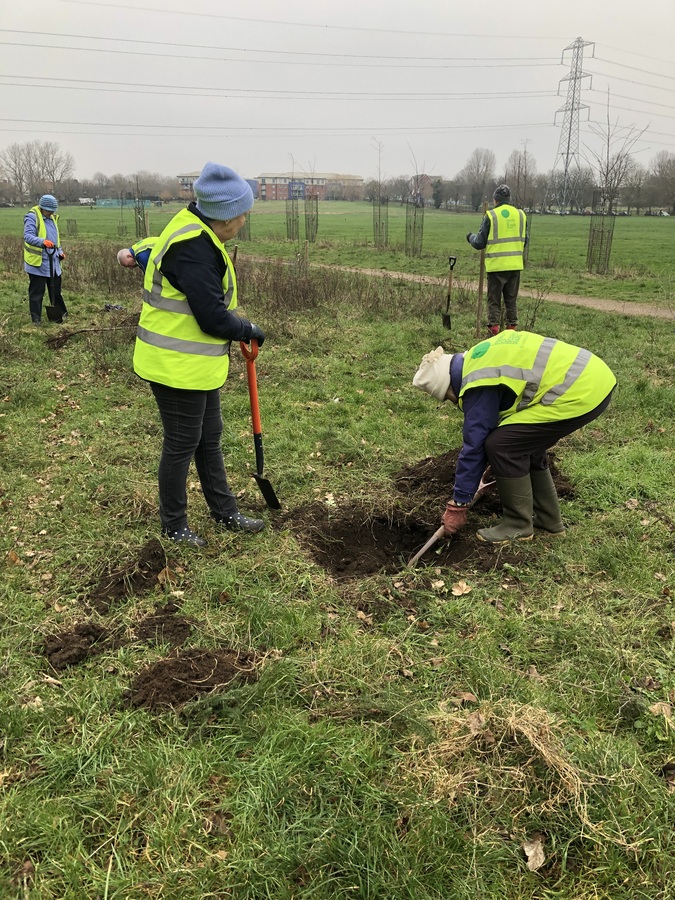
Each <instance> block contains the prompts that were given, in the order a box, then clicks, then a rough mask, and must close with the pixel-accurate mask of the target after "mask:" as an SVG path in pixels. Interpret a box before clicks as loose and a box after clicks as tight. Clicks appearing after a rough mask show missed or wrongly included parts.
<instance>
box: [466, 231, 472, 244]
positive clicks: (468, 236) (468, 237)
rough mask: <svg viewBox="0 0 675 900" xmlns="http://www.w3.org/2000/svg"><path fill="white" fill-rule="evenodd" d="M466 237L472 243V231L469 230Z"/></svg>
mask: <svg viewBox="0 0 675 900" xmlns="http://www.w3.org/2000/svg"><path fill="white" fill-rule="evenodd" d="M466 239H467V241H468V242H469V243H471V232H470V231H467V234H466Z"/></svg>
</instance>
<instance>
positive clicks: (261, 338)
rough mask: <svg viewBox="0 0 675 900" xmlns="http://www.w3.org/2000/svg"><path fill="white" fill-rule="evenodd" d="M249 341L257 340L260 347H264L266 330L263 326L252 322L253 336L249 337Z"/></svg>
mask: <svg viewBox="0 0 675 900" xmlns="http://www.w3.org/2000/svg"><path fill="white" fill-rule="evenodd" d="M249 341H257V342H258V346H259V347H262V345H263V344H264V343H265V332H264V331H263V330H262V328H259V327H258V326H257V325H254V324H253V322H251V337H250V338H249Z"/></svg>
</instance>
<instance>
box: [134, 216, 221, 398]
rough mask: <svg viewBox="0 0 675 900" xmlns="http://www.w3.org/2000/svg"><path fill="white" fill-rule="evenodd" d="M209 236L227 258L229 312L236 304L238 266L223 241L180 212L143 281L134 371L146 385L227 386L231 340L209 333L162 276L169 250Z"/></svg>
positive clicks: (160, 239)
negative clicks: (235, 267)
mask: <svg viewBox="0 0 675 900" xmlns="http://www.w3.org/2000/svg"><path fill="white" fill-rule="evenodd" d="M203 233H205V234H207V235H208V236H209V237H210V238H211V240H212V241H213V244H214V247H215V248H216V249H217V251H218V252H219V253H222V254H223V258H224V260H225V267H226V268H225V275H224V277H223V293H224V294H225V303H226V305H227V308H228V309H234V307H235V306H236V305H237V282H236V277H235V274H234V266H233V265H232V262H231V261H230V258H229V256H228V255H227V253H226V251H225V247H224V246H223V244H222V241H220V240H219V239H218V237H217V236H216V235H215V234H214V232H213V231H212V230H211V229H210V228H209V227H208V225H206V223H205V222H202V220H201V219H199V218H198V217H197V216H195V215H194V214H193V213H191V212H190V211H189V210H188V209H184V210H182V211H181V212H179V213H178V214H177V215H176V216H174V218H173V219H172V220H171V221H170V222H169V224H168V225H167V226H166V228H165V229H164V231H163V232H162V233H161V235H160V236H159V237H158V238H157V240H156V243H155V245H154V248H153V250H152V251H151V253H150V257H149V259H148V266H147V268H146V270H145V279H144V282H143V308H142V310H141V317H140V319H139V322H138V329H137V331H136V345H135V348H134V371H135V372H136V374H137V375H138V376H140V377H141V378H143V379H145V380H146V381H155V382H158V383H159V384H165V385H168V386H169V387H174V388H181V389H183V390H192V391H211V390H214V389H215V388H219V387H221V386H222V385H223V383H224V382H225V379H226V378H227V373H228V370H229V365H230V359H229V350H230V341H224V340H223V339H222V338H217V337H212V336H211V335H209V334H205V333H204V332H203V331H202V330H201V328H200V327H199V325H198V324H197V320H196V319H195V317H194V315H193V313H192V310H191V309H190V304H189V303H188V302H187V297H186V296H185V294H183V293H181V291H178V290H176V288H175V287H173V286H172V285H171V284H170V283H169V282H168V281H167V280H166V278H165V277H164V275H163V274H162V260H163V258H164V255H165V254H166V252H167V250H168V249H169V247H172V246H173V245H174V244H177V243H179V242H180V241H189V240H193V239H194V238H196V237H198V236H199V235H200V234H203Z"/></svg>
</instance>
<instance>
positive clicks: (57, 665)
mask: <svg viewBox="0 0 675 900" xmlns="http://www.w3.org/2000/svg"><path fill="white" fill-rule="evenodd" d="M110 646H111V639H110V634H109V632H108V631H106V629H105V628H102V627H101V626H100V625H96V624H94V623H93V622H82V623H81V624H80V625H76V626H75V628H73V629H71V630H70V631H61V632H59V633H58V634H52V635H48V636H47V637H46V638H45V640H44V644H43V650H44V654H45V656H46V657H47V660H48V662H49V664H50V666H51V667H52V668H53V669H57V670H60V669H66V668H67V667H68V666H74V665H77V664H78V663H81V662H84V661H85V660H86V659H89V658H90V657H92V656H97V655H98V654H99V653H102V652H103V651H104V650H105V649H107V648H108V647H110Z"/></svg>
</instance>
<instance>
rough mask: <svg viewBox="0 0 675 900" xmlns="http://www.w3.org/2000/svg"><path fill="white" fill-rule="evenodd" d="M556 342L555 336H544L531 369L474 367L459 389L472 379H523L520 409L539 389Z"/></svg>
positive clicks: (470, 382)
mask: <svg viewBox="0 0 675 900" xmlns="http://www.w3.org/2000/svg"><path fill="white" fill-rule="evenodd" d="M556 343H557V341H556V339H555V338H544V340H543V341H542V343H541V346H540V347H539V349H538V350H537V355H536V357H535V360H534V363H533V365H532V368H531V369H522V368H518V367H516V366H491V367H489V368H488V367H486V368H483V369H476V371H475V372H470V373H469V374H468V375H467V376H466V378H463V379H462V386H461V388H460V390H464V388H466V387H467V386H468V385H470V384H472V383H473V382H474V381H482V380H483V379H484V378H502V377H503V378H513V379H514V380H515V381H524V382H525V393H524V394H523V398H522V400H521V402H520V403H519V404H518V409H519V410H520V409H521V408H522V407H525V406H528V405H529V404H530V403H531V401H532V398H533V397H534V395H535V394H536V393H537V391H538V390H539V385H540V384H541V379H542V378H543V377H544V371H545V370H546V366H547V365H548V361H549V357H550V356H551V353H552V351H553V348H554V346H555V345H556Z"/></svg>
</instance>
